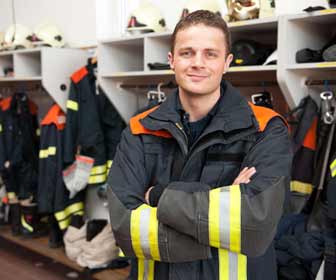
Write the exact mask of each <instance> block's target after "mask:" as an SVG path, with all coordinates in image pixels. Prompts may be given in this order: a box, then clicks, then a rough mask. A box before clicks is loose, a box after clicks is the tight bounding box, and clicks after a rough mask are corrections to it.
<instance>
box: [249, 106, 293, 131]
mask: <svg viewBox="0 0 336 280" xmlns="http://www.w3.org/2000/svg"><path fill="white" fill-rule="evenodd" d="M249 106H250V108H251V109H252V112H253V114H254V116H255V118H256V120H257V122H258V125H259V131H261V132H262V131H264V130H265V128H266V126H267V124H268V123H269V122H270V121H271V120H272V119H273V118H276V117H279V118H281V119H282V121H283V122H284V123H285V125H286V126H287V127H288V124H287V122H286V120H285V119H284V118H283V117H282V116H281V115H280V114H279V113H277V112H275V111H273V110H272V109H269V108H266V107H262V106H256V105H254V104H252V103H250V102H249Z"/></svg>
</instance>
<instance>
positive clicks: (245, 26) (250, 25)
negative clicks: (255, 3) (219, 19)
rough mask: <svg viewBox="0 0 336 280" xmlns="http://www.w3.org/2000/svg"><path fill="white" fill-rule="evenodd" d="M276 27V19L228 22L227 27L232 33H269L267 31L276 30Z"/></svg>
mask: <svg viewBox="0 0 336 280" xmlns="http://www.w3.org/2000/svg"><path fill="white" fill-rule="evenodd" d="M277 26H278V18H277V17H270V18H263V19H251V20H243V21H236V22H230V23H229V24H228V27H229V28H230V31H232V32H235V31H244V32H245V31H259V30H262V31H269V30H276V29H277Z"/></svg>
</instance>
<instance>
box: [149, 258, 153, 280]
mask: <svg viewBox="0 0 336 280" xmlns="http://www.w3.org/2000/svg"><path fill="white" fill-rule="evenodd" d="M148 266H149V271H148V280H154V261H152V260H149V261H148Z"/></svg>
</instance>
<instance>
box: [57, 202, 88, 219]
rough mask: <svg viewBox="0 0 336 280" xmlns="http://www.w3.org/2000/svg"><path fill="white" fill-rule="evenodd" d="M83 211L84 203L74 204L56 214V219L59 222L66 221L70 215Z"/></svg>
mask: <svg viewBox="0 0 336 280" xmlns="http://www.w3.org/2000/svg"><path fill="white" fill-rule="evenodd" d="M83 209H84V203H83V202H77V203H74V204H72V205H70V206H68V207H67V208H65V209H64V210H63V211H59V212H57V213H55V217H56V219H57V220H58V221H60V220H64V219H65V218H67V217H68V216H69V215H71V214H73V213H75V212H78V211H79V210H83Z"/></svg>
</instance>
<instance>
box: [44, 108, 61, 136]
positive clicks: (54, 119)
mask: <svg viewBox="0 0 336 280" xmlns="http://www.w3.org/2000/svg"><path fill="white" fill-rule="evenodd" d="M50 124H54V125H56V127H57V130H63V129H64V127H65V114H64V113H63V111H62V109H61V108H60V107H59V106H58V105H54V106H52V107H51V109H50V110H49V112H48V113H47V115H46V116H45V117H44V119H43V120H42V122H41V125H42V126H45V125H50Z"/></svg>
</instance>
